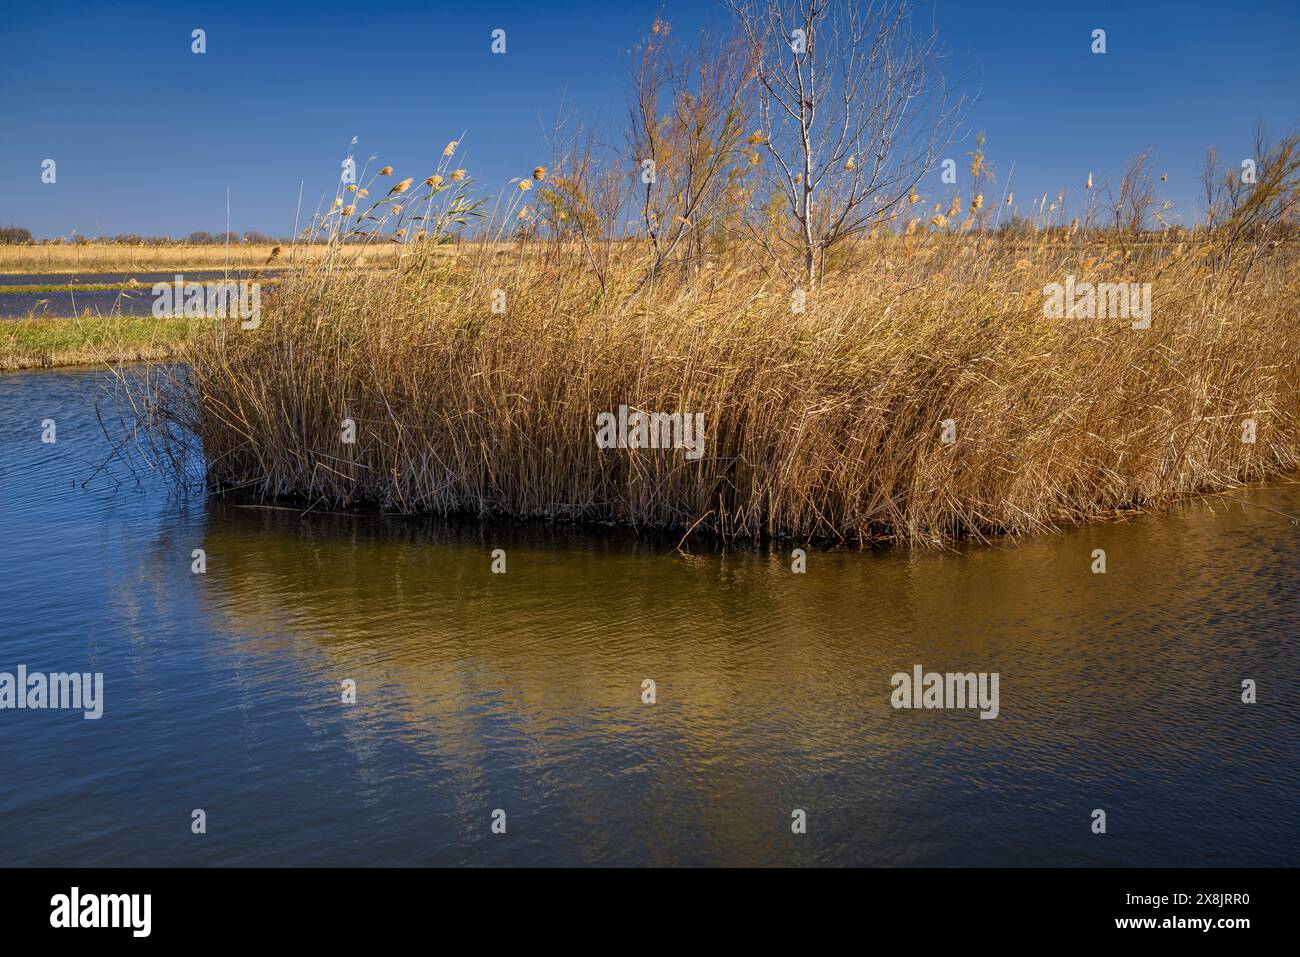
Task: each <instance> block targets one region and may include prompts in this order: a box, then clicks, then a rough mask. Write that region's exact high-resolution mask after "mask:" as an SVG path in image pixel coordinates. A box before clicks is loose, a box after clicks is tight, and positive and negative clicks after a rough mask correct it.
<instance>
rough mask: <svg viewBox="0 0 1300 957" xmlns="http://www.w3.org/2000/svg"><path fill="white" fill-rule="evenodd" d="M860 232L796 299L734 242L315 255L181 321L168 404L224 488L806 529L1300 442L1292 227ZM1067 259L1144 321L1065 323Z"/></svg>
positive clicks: (1011, 497) (1087, 494)
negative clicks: (342, 258)
mask: <svg viewBox="0 0 1300 957" xmlns="http://www.w3.org/2000/svg"><path fill="white" fill-rule="evenodd" d="M850 252H851V254H852V259H853V260H854V261H856V262H857V263H858V265H845V264H839V265H838V266H837V267H836V268H835V269H833V270H832V271H831V272H830V273H829V274H828V278H827V281H826V282H825V283H824V285H823V286H822V287H821V288H820V289H819V290H817V291H816V292H815V293H814V294H810V295H809V297H808V302H807V309H806V312H804V313H802V314H797V313H794V312H792V310H791V298H790V289H789V287H788V286H787V285H785V284H783V283H779V282H777V281H776V280H774V279H773V278H771V276H770V275H769V274H768V273H767V272H766V271H765V270H764V269H762V268H761V267H760V265H758V264H757V260H753V261H749V262H748V263H747V261H746V260H745V258H744V257H743V256H741V255H733V256H728V257H725V258H724V259H723V260H722V261H718V262H715V263H714V264H713V265H711V266H710V267H708V268H705V269H702V270H700V269H696V270H691V271H683V272H681V273H673V274H672V275H671V276H670V275H667V274H665V275H663V276H661V277H660V278H659V279H657V280H656V281H655V282H654V283H652V284H650V285H649V286H648V287H646V288H645V289H644V290H643V291H641V292H640V293H637V294H634V295H633V294H631V291H632V290H633V289H634V288H636V286H637V282H638V280H637V277H638V275H639V268H640V266H641V265H642V263H640V262H638V261H637V258H636V256H635V255H634V254H633V252H631V251H630V249H629V251H628V252H626V253H616V254H615V256H614V257H613V259H612V260H611V262H610V264H609V265H608V268H607V270H606V280H607V281H606V287H605V290H604V291H603V292H602V289H601V286H600V285H599V284H598V283H597V282H596V280H595V279H594V278H593V276H592V275H591V272H590V270H587V269H585V268H583V263H582V261H581V259H580V258H579V256H580V253H579V251H578V250H576V249H574V248H572V247H569V246H564V245H553V246H547V245H544V244H533V245H532V246H529V247H524V246H520V247H519V248H518V249H517V251H516V253H514V254H511V255H503V254H502V252H501V250H499V249H492V250H489V249H486V248H485V249H482V250H480V251H479V254H474V252H473V251H472V250H471V251H469V252H467V253H465V254H463V255H461V256H459V257H455V258H452V259H449V258H445V257H441V258H435V257H431V256H422V255H419V254H418V253H417V254H410V255H408V256H407V258H405V259H404V260H403V265H402V268H401V271H400V273H399V274H398V275H397V276H396V278H393V277H391V276H390V277H386V278H383V279H380V278H377V277H375V276H374V275H368V274H367V273H366V272H365V271H363V270H358V269H353V268H349V267H347V266H345V265H342V264H340V263H329V264H326V265H322V266H318V267H309V268H304V269H302V270H300V271H299V272H297V273H296V274H294V276H293V277H291V278H289V279H288V280H287V281H286V283H285V284H284V285H283V286H282V287H281V288H280V292H279V294H278V296H277V298H276V301H275V304H274V306H273V308H271V309H270V310H268V312H267V315H266V316H265V317H264V321H263V325H262V327H261V328H260V329H258V330H256V331H240V330H239V329H238V328H237V327H236V326H234V325H233V324H228V325H226V326H207V327H205V331H204V332H202V333H201V334H199V335H197V336H196V337H195V338H194V339H193V340H191V341H190V342H189V343H188V344H187V345H186V350H185V355H184V358H185V359H186V360H187V361H188V362H189V363H190V365H191V367H192V373H193V374H192V375H178V376H173V377H170V378H167V379H166V381H165V382H164V381H162V380H160V379H158V378H155V379H154V380H153V385H154V387H155V389H156V391H154V392H152V394H151V396H150V399H151V402H152V405H151V407H150V408H151V413H152V414H153V415H154V416H156V422H157V423H163V424H167V425H169V426H170V425H175V424H177V423H179V424H181V425H183V426H185V427H186V428H188V429H192V430H193V432H194V434H196V435H197V436H198V438H199V439H200V440H201V442H202V448H203V453H204V456H205V459H206V463H207V478H208V481H209V482H210V484H211V486H212V487H213V488H220V489H238V490H242V491H243V492H244V493H245V494H249V493H251V494H255V495H257V496H261V497H264V498H276V497H290V498H293V499H296V500H299V501H302V502H305V503H307V504H309V505H328V506H329V507H332V508H335V507H347V506H377V507H380V508H384V509H393V510H398V511H402V512H413V511H423V510H428V511H432V512H437V513H470V514H475V515H488V514H499V515H508V516H516V517H521V518H523V517H527V518H551V519H564V520H583V521H596V522H614V523H622V524H627V525H632V526H638V527H659V528H675V529H696V530H708V531H711V532H715V533H717V534H719V535H722V536H726V537H740V538H761V537H767V536H778V537H788V538H792V539H795V540H800V541H803V540H815V539H831V540H841V541H847V542H854V543H866V542H870V541H873V540H876V539H879V538H882V537H884V538H889V539H893V540H897V541H904V542H908V543H912V544H922V543H943V542H948V541H952V540H954V539H957V538H961V537H966V536H976V537H983V536H992V535H997V534H1003V533H1021V532H1030V531H1037V530H1042V529H1047V528H1051V527H1054V526H1060V525H1063V524H1068V523H1077V522H1086V521H1092V520H1097V519H1101V518H1104V517H1107V516H1110V515H1113V514H1114V513H1115V512H1116V511H1117V510H1124V509H1146V508H1157V507H1161V506H1164V505H1166V504H1168V503H1170V502H1172V501H1173V500H1175V499H1177V498H1179V497H1180V496H1184V495H1187V494H1189V493H1196V492H1203V491H1210V490H1218V489H1224V488H1228V487H1231V486H1233V485H1236V484H1238V483H1242V482H1247V481H1252V480H1256V479H1260V478H1264V477H1265V476H1268V475H1271V474H1274V473H1278V472H1281V471H1283V470H1288V469H1292V468H1295V467H1296V465H1297V462H1298V461H1300V419H1298V413H1300V407H1298V405H1297V385H1298V382H1297V372H1298V369H1297V359H1296V357H1297V355H1300V324H1298V322H1297V306H1300V268H1298V266H1297V262H1296V260H1295V256H1294V252H1292V251H1288V250H1286V249H1285V248H1283V247H1275V248H1264V249H1259V250H1256V251H1255V253H1254V255H1253V256H1252V257H1251V258H1250V260H1249V268H1247V265H1245V263H1244V261H1245V257H1238V258H1237V259H1236V260H1235V261H1234V265H1232V266H1228V265H1226V264H1225V263H1224V261H1223V258H1222V256H1221V255H1220V253H1221V250H1219V249H1218V248H1217V247H1216V245H1215V244H1214V243H1208V244H1202V245H1197V246H1176V247H1150V248H1142V247H1136V248H1135V247H1131V246H1130V247H1129V248H1128V251H1127V252H1124V251H1121V248H1120V247H1119V246H1118V245H1112V244H1110V243H1107V242H1104V241H1098V240H1097V239H1096V238H1093V239H1083V238H1078V239H1076V240H1075V241H1073V242H1064V243H1063V242H1061V241H1060V239H1059V237H1057V238H1056V239H1055V240H1053V242H1052V244H1050V245H1049V244H1048V242H1047V240H1046V239H1045V238H1043V239H1039V240H1036V241H1035V240H1031V241H1030V243H1029V245H1028V248H1026V245H1025V243H1024V242H1023V241H1022V242H1020V243H1018V244H1017V245H1016V246H1015V247H1012V246H1011V245H1010V244H1006V243H1002V242H1000V241H998V240H995V239H992V238H989V237H987V236H984V235H981V234H968V235H966V236H962V237H958V236H954V235H945V234H930V235H928V236H923V235H918V236H910V237H908V238H907V239H906V240H903V239H901V238H900V237H897V236H894V235H890V236H888V237H885V238H878V239H875V240H872V241H870V242H864V243H862V244H859V245H858V246H857V247H855V248H853V249H852V250H850ZM1071 274H1072V275H1074V276H1075V277H1076V278H1077V279H1079V280H1081V281H1082V280H1085V279H1086V280H1088V281H1092V282H1097V281H1135V282H1150V283H1151V284H1152V296H1153V311H1152V315H1153V321H1152V324H1151V328H1150V329H1147V330H1134V329H1132V328H1130V325H1129V323H1128V322H1127V321H1124V320H1120V319H1095V320H1093V319H1074V320H1049V319H1045V318H1044V313H1043V287H1044V286H1045V285H1046V284H1048V283H1051V282H1061V281H1063V280H1064V277H1065V276H1066V275H1071ZM494 289H503V290H505V292H506V295H507V302H508V308H507V311H506V313H505V314H504V315H498V314H494V313H493V312H492V311H491V308H490V306H491V303H492V296H493V292H492V291H493V290H494ZM620 404H626V405H628V406H630V407H634V408H639V409H641V410H644V411H665V412H673V411H682V412H692V413H693V412H702V413H703V414H704V417H705V423H706V429H705V436H706V453H705V455H704V457H703V458H702V459H701V460H699V461H690V460H688V459H686V458H685V456H684V453H683V452H682V451H681V450H669V451H659V450H626V449H624V450H619V449H605V450H602V449H600V448H598V447H597V445H596V442H595V431H596V430H595V424H594V423H595V416H596V415H597V413H599V412H604V411H611V410H614V409H616V408H617V407H618V406H619V405H620ZM346 418H351V419H353V420H354V421H355V422H356V426H357V428H356V442H355V444H344V443H343V442H341V440H340V428H341V424H342V422H343V420H344V419H346ZM1246 418H1253V419H1255V420H1256V421H1257V423H1258V426H1257V429H1258V439H1257V442H1256V443H1255V444H1246V443H1243V442H1242V440H1241V437H1242V422H1243V420H1244V419H1246ZM945 419H953V420H955V422H956V429H957V441H956V442H955V443H954V444H951V445H948V444H944V443H943V442H942V441H941V431H942V427H941V422H942V421H943V420H945Z"/></svg>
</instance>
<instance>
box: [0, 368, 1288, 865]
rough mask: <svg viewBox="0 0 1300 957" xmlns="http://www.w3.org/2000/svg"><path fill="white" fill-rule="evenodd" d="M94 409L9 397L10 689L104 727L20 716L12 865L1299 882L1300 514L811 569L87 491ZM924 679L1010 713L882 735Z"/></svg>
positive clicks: (14, 386)
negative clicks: (1050, 868)
mask: <svg viewBox="0 0 1300 957" xmlns="http://www.w3.org/2000/svg"><path fill="white" fill-rule="evenodd" d="M97 378H98V377H97V376H95V375H92V374H84V373H83V374H55V373H34V374H32V373H29V374H18V375H11V376H0V452H2V455H0V541H3V543H4V546H3V552H0V576H3V581H4V583H5V587H4V589H3V591H2V592H0V595H2V597H0V605H2V606H3V612H4V614H3V619H2V620H3V622H4V625H3V629H4V630H3V632H0V671H4V670H10V671H12V670H13V669H14V668H15V667H16V665H18V664H20V663H25V664H27V665H28V666H29V668H31V669H34V670H35V669H44V670H70V669H78V670H101V671H103V672H104V673H105V697H106V702H105V716H104V718H103V719H102V720H100V721H97V722H92V721H83V720H81V719H80V717H79V716H78V715H75V714H69V713H58V712H30V711H28V712H14V711H0V761H3V766H4V768H5V769H6V771H7V773H6V774H5V775H3V776H0V832H3V833H4V834H6V835H7V837H6V839H5V840H4V841H3V843H0V863H23V864H27V863H46V864H82V863H87V864H104V863H129V864H145V863H150V864H203V863H238V864H280V863H340V864H376V863H395V864H427V863H438V864H445V863H486V864H497V863H509V862H517V863H540V864H551V863H618V864H642V863H672V864H684V863H727V864H804V863H834V864H846V863H864V864H1013V865H1014V864H1047V865H1050V864H1163V865H1177V864H1189V865H1197V864H1221V865H1233V864H1261V863H1262V864H1276V865H1283V864H1286V865H1295V864H1297V863H1300V836H1298V834H1300V830H1298V829H1297V827H1296V820H1295V807H1296V800H1295V799H1296V794H1297V785H1298V784H1300V757H1298V756H1297V749H1296V741H1297V732H1298V731H1300V705H1298V704H1297V700H1296V686H1297V682H1296V679H1297V671H1298V670H1300V668H1298V666H1300V639H1297V623H1298V620H1300V614H1298V613H1297V611H1296V601H1295V599H1296V596H1297V588H1296V583H1295V577H1294V569H1295V567H1296V558H1297V541H1298V539H1297V536H1298V535H1300V527H1297V526H1296V525H1295V524H1292V523H1291V522H1289V521H1288V520H1287V519H1286V518H1285V517H1283V516H1280V515H1278V514H1277V513H1276V512H1275V511H1271V510H1273V509H1276V510H1281V511H1283V512H1288V513H1292V514H1295V513H1300V488H1298V487H1296V486H1285V485H1283V486H1278V487H1274V488H1270V489H1267V490H1257V491H1252V492H1247V493H1235V494H1234V495H1233V496H1232V498H1233V499H1234V500H1241V501H1248V502H1251V503H1254V504H1253V505H1252V506H1250V507H1247V506H1243V505H1241V504H1234V503H1233V502H1229V501H1226V500H1224V499H1211V500H1210V501H1211V502H1213V503H1214V504H1213V506H1212V507H1211V506H1209V505H1205V504H1201V505H1195V506H1188V507H1186V508H1183V509H1180V510H1179V511H1177V512H1176V513H1174V514H1171V515H1166V516H1159V517H1147V518H1143V519H1140V520H1135V521H1131V522H1128V523H1125V524H1121V525H1114V526H1107V527H1097V528H1090V529H1083V530H1077V531H1072V532H1069V533H1066V534H1062V535H1058V536H1049V537H1043V538H1037V539H1032V540H1026V541H1023V542H1020V543H1008V544H1002V545H999V546H996V547H993V548H972V549H966V550H962V551H961V552H960V553H944V554H933V553H931V554H906V553H902V552H880V553H867V554H864V553H860V552H826V551H818V550H815V549H814V550H811V551H810V553H809V558H808V571H807V574H805V575H794V574H792V573H791V571H790V559H789V556H788V554H787V552H788V550H787V549H782V550H779V551H771V550H761V551H760V550H753V549H736V550H729V551H721V550H718V549H715V548H712V547H707V546H702V545H697V546H695V547H694V548H693V549H692V550H691V552H690V553H688V554H683V553H679V552H677V551H675V549H674V546H675V545H676V540H675V538H672V539H666V540H664V539H657V538H644V537H642V538H638V537H635V536H631V535H628V534H624V533H608V532H605V531H589V530H574V529H568V528H559V529H554V528H545V527H537V526H533V527H528V528H522V529H521V528H518V527H511V526H505V525H493V526H481V525H477V524H472V523H466V524H463V525H448V524H446V523H439V522H435V521H432V520H427V519H411V518H384V517H376V516H331V515H314V516H302V515H300V514H299V513H298V512H296V511H291V510H279V509H264V508H248V507H240V506H234V505H229V504H206V505H205V504H204V503H203V502H202V501H201V500H195V499H188V500H187V499H183V498H178V497H177V496H176V495H174V494H171V495H169V494H168V493H167V492H166V491H165V490H164V489H163V488H160V487H157V486H155V485H153V484H151V483H146V484H145V485H144V486H143V487H141V486H139V485H137V483H135V482H134V481H128V480H127V478H128V477H127V476H126V475H125V473H123V472H122V470H121V469H120V467H113V468H110V469H109V470H106V471H101V472H99V473H98V474H95V475H94V477H93V478H92V477H91V476H92V473H94V472H95V469H96V467H97V466H98V465H100V463H101V462H102V461H103V460H104V458H105V457H106V454H107V450H106V446H105V441H104V439H103V437H102V435H100V434H99V427H98V425H97V424H96V422H95V419H94V417H93V415H92V414H91V413H90V412H89V411H88V406H87V395H88V392H89V390H90V389H91V388H92V386H93V384H94V382H95V381H96V380H97ZM44 418H55V419H56V420H57V421H58V423H59V432H58V438H59V441H58V443H57V445H54V446H49V445H42V444H41V443H40V440H39V439H40V423H41V420H42V419H44ZM87 479H91V480H90V482H89V483H88V484H87V485H86V486H85V487H84V488H83V487H82V483H83V482H85V481H86V480H87ZM115 480H116V481H121V482H122V484H121V485H120V486H119V485H116V484H114V483H115ZM1254 506H1266V507H1265V508H1261V507H1254ZM198 547H201V548H203V549H205V550H206V554H207V572H206V574H205V575H193V574H191V572H190V564H191V552H192V550H193V549H194V548H198ZM495 548H502V549H504V550H505V551H506V555H507V568H508V571H507V573H506V574H504V575H493V574H491V573H490V565H491V558H490V552H491V551H492V549H495ZM1094 548H1104V549H1105V550H1106V552H1107V557H1108V567H1109V570H1108V573H1107V574H1106V575H1093V574H1091V573H1090V570H1089V566H1090V564H1091V552H1092V550H1093V549H1094ZM915 664H921V665H923V666H924V667H925V668H926V669H927V670H936V671H997V672H999V673H1000V674H1001V702H1000V705H1001V712H1000V715H999V717H998V718H997V719H996V720H993V721H981V720H979V719H978V717H977V713H976V712H975V711H964V712H956V711H895V710H893V709H892V708H890V706H889V692H890V690H891V689H890V676H891V675H892V674H893V673H894V672H896V671H906V670H910V669H911V667H912V666H913V665H915ZM646 678H651V679H653V680H654V681H655V682H656V685H657V703H656V704H653V705H650V704H643V703H642V702H641V683H642V681H643V680H644V679H646ZM1243 678H1253V679H1254V680H1256V681H1257V682H1258V685H1259V689H1260V691H1259V702H1258V703H1257V704H1255V705H1244V704H1242V703H1241V701H1240V685H1241V680H1242V679H1243ZM345 679H352V680H354V681H355V682H356V684H357V688H358V702H357V703H356V704H355V705H343V704H341V703H340V701H339V696H340V682H342V681H343V680H345ZM198 807H202V808H204V809H205V810H206V811H207V813H208V822H209V833H208V834H206V835H202V836H196V835H192V834H191V833H190V831H189V821H190V811H191V809H193V808H198ZM496 808H501V809H504V810H505V811H506V812H507V820H508V829H507V833H506V834H505V835H493V834H492V833H491V832H490V830H489V824H490V821H491V812H492V811H493V810H494V809H496ZM795 808H802V809H805V810H806V811H807V813H808V833H807V834H806V835H795V834H792V833H791V829H790V821H791V817H790V815H791V811H792V810H793V809H795ZM1094 808H1104V809H1106V811H1107V814H1108V833H1107V834H1106V835H1104V836H1097V835H1093V834H1092V833H1091V832H1090V830H1089V825H1090V823H1091V817H1090V814H1091V811H1092V809H1094ZM14 835H20V837H19V838H17V839H15V838H14Z"/></svg>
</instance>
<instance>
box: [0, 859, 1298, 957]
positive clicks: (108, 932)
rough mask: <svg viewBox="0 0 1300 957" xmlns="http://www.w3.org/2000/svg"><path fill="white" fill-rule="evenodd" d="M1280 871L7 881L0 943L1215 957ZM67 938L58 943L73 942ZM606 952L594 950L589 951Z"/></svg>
mask: <svg viewBox="0 0 1300 957" xmlns="http://www.w3.org/2000/svg"><path fill="white" fill-rule="evenodd" d="M1294 883H1295V873H1294V871H1287V870H1244V869H1234V870H1220V869H1214V870H1211V869H1178V870H1163V869H1154V870H1110V869H1097V870H1082V869H1054V870H1037V869H997V870H983V869H979V870H973V869H972V870H968V869H960V870H959V869H942V870H913V869H903V870H838V871H829V872H824V873H807V872H798V873H795V872H789V871H762V872H755V871H743V872H742V871H703V872H701V871H692V872H686V873H676V874H663V873H656V872H650V871H618V872H614V873H599V874H592V873H587V872H583V871H563V872H557V871H548V872H546V873H544V874H543V873H537V872H534V871H489V870H473V871H463V870H462V871H455V872H449V871H429V870H397V869H394V870H237V869H212V870H135V869H121V870H118V869H112V870H108V869H106V870H45V869H33V870H8V871H0V921H2V923H0V926H3V928H4V934H5V938H6V940H7V941H8V942H11V943H12V942H15V941H16V940H22V939H27V938H30V937H44V938H47V939H50V940H51V941H53V940H54V939H56V938H58V937H65V938H70V939H73V940H75V941H77V942H79V943H80V944H86V943H90V942H92V941H93V942H105V943H107V942H109V941H112V940H117V941H119V942H123V943H125V942H132V943H134V942H137V941H139V942H144V941H164V942H171V943H176V942H183V943H189V942H195V943H203V944H214V943H225V942H231V943H236V942H244V941H253V940H255V941H257V942H259V943H261V942H264V941H268V940H270V941H276V940H281V939H282V940H285V941H286V942H292V943H295V944H299V945H301V944H309V943H313V942H316V941H320V942H322V943H327V942H328V943H334V944H337V943H339V942H340V941H341V940H348V941H352V942H365V943H367V944H373V943H375V942H382V941H383V940H385V939H386V938H388V937H391V938H392V939H393V940H394V942H397V941H400V940H404V939H405V940H409V939H410V938H409V935H410V933H411V932H412V931H413V930H418V929H421V928H427V927H429V926H430V925H433V926H435V927H438V928H439V929H449V928H454V927H456V926H457V925H464V926H465V927H466V928H467V929H469V928H473V929H474V930H475V932H477V933H483V934H486V935H489V936H490V939H491V942H492V943H494V944H498V945H499V944H500V943H502V942H503V939H507V938H509V937H510V936H511V935H513V934H518V935H519V936H520V939H521V941H523V940H529V941H531V942H536V939H537V936H536V935H537V934H538V933H539V932H555V931H562V932H564V933H565V934H566V935H574V934H576V935H581V934H582V933H583V932H585V931H597V930H599V931H601V932H602V934H603V933H604V932H605V931H606V930H607V929H611V922H612V925H613V927H612V929H617V925H619V924H621V925H622V926H623V927H624V929H625V930H626V931H628V932H629V943H631V942H632V941H634V940H635V939H636V937H637V935H639V934H644V933H651V934H653V933H655V929H656V928H660V929H664V930H667V929H668V926H669V925H661V923H660V922H662V921H668V922H670V925H671V927H672V928H674V930H673V934H674V936H675V935H676V932H677V930H680V921H681V920H683V919H687V920H692V924H691V926H700V924H698V923H696V922H697V921H698V922H702V923H703V924H704V925H705V926H713V927H716V928H717V929H718V931H719V932H725V933H726V934H727V935H728V937H730V938H732V939H733V940H734V939H735V938H736V937H743V936H744V935H745V931H746V930H752V931H754V932H756V933H757V934H758V935H762V936H763V937H765V938H766V937H767V936H768V935H770V934H773V933H778V932H780V930H781V925H782V924H789V930H790V931H797V932H799V933H801V934H809V935H810V936H812V937H816V936H821V934H824V933H826V932H827V931H833V932H835V933H836V934H842V933H844V932H849V933H852V934H855V935H859V936H861V935H863V934H869V935H870V939H872V940H873V941H876V940H892V939H895V938H896V939H899V940H900V941H902V940H916V939H917V935H918V934H920V935H921V936H922V937H924V936H926V935H928V934H936V935H940V936H941V937H942V938H943V939H949V938H950V936H951V935H953V934H959V935H969V934H975V935H977V937H967V938H966V939H969V940H971V941H974V940H975V939H981V940H985V941H1017V940H1042V939H1044V934H1046V935H1047V936H1048V939H1077V938H1080V937H1082V938H1095V937H1099V936H1104V937H1108V938H1122V937H1125V936H1131V937H1133V938H1135V939H1136V940H1137V941H1144V940H1145V941H1151V940H1160V939H1164V940H1171V941H1178V942H1187V941H1189V940H1191V939H1194V938H1198V939H1204V940H1207V941H1210V940H1212V941H1215V942H1216V943H1219V944H1224V945H1228V946H1231V945H1232V944H1234V943H1236V942H1239V941H1249V940H1251V939H1252V937H1251V935H1254V934H1258V933H1260V932H1264V933H1266V934H1270V936H1272V935H1276V934H1278V933H1280V932H1283V931H1284V930H1285V929H1286V928H1287V927H1288V926H1291V925H1292V924H1293V920H1294V913H1293V911H1294V908H1288V907H1287V906H1286V904H1287V902H1288V900H1289V897H1290V891H1289V890H1288V888H1290V887H1291V886H1293V885H1294ZM74 935H75V937H74ZM606 939H607V940H608V938H606Z"/></svg>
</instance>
